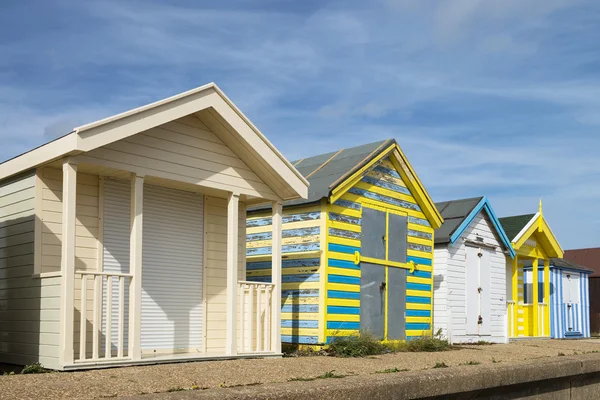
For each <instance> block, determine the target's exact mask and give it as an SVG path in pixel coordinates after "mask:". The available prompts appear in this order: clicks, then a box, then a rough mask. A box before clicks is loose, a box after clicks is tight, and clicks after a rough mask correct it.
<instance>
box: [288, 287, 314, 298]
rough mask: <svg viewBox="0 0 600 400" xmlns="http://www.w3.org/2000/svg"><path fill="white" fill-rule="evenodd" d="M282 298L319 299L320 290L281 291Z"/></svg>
mask: <svg viewBox="0 0 600 400" xmlns="http://www.w3.org/2000/svg"><path fill="white" fill-rule="evenodd" d="M281 297H283V298H287V297H291V298H294V297H319V289H293V290H283V291H281Z"/></svg>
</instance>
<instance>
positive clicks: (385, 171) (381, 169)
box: [373, 165, 402, 179]
mask: <svg viewBox="0 0 600 400" xmlns="http://www.w3.org/2000/svg"><path fill="white" fill-rule="evenodd" d="M373 169H374V170H375V171H377V172H381V173H383V174H386V175H390V176H393V177H394V178H398V179H402V177H401V176H400V174H399V173H398V171H396V170H395V169H389V168H386V167H384V166H383V165H378V166H376V167H375V168H373Z"/></svg>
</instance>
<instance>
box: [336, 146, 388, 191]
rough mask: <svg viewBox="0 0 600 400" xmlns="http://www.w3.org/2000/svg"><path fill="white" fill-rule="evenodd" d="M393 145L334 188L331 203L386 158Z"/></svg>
mask: <svg viewBox="0 0 600 400" xmlns="http://www.w3.org/2000/svg"><path fill="white" fill-rule="evenodd" d="M395 147H396V145H395V144H392V145H391V146H388V147H387V148H386V149H385V150H383V151H382V152H381V153H380V154H379V156H378V157H374V158H373V159H372V160H371V161H369V162H368V163H367V164H366V165H364V166H363V167H362V168H361V169H359V170H358V171H356V172H355V173H354V174H352V175H351V176H350V177H349V178H347V179H346V180H345V181H343V182H341V183H340V184H339V185H337V187H335V188H334V189H333V190H332V191H331V199H330V202H331V203H335V202H336V201H337V200H338V199H339V198H340V197H341V195H342V194H344V193H346V192H347V191H348V190H349V189H350V188H351V187H352V186H354V185H355V184H356V183H357V182H358V181H360V180H361V178H362V177H363V174H364V172H365V171H367V170H369V169H370V168H371V167H373V166H375V164H377V163H378V162H379V160H381V159H382V158H384V157H386V156H387V155H388V154H389V153H390V152H391V151H392V150H394V148H395Z"/></svg>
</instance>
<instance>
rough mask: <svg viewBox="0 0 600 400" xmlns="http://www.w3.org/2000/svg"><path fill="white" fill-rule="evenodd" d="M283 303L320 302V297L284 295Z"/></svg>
mask: <svg viewBox="0 0 600 400" xmlns="http://www.w3.org/2000/svg"><path fill="white" fill-rule="evenodd" d="M281 303H282V304H284V305H293V304H320V299H319V298H318V297H284V298H282V299H281Z"/></svg>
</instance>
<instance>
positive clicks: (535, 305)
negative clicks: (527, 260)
mask: <svg viewBox="0 0 600 400" xmlns="http://www.w3.org/2000/svg"><path fill="white" fill-rule="evenodd" d="M538 266H539V261H538V259H537V258H534V259H533V266H532V268H531V275H532V276H533V279H532V280H531V286H532V290H531V295H532V297H533V336H539V335H540V324H539V311H540V310H539V307H540V306H539V304H540V302H539V286H538V285H539V276H538V271H539V270H538Z"/></svg>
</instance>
